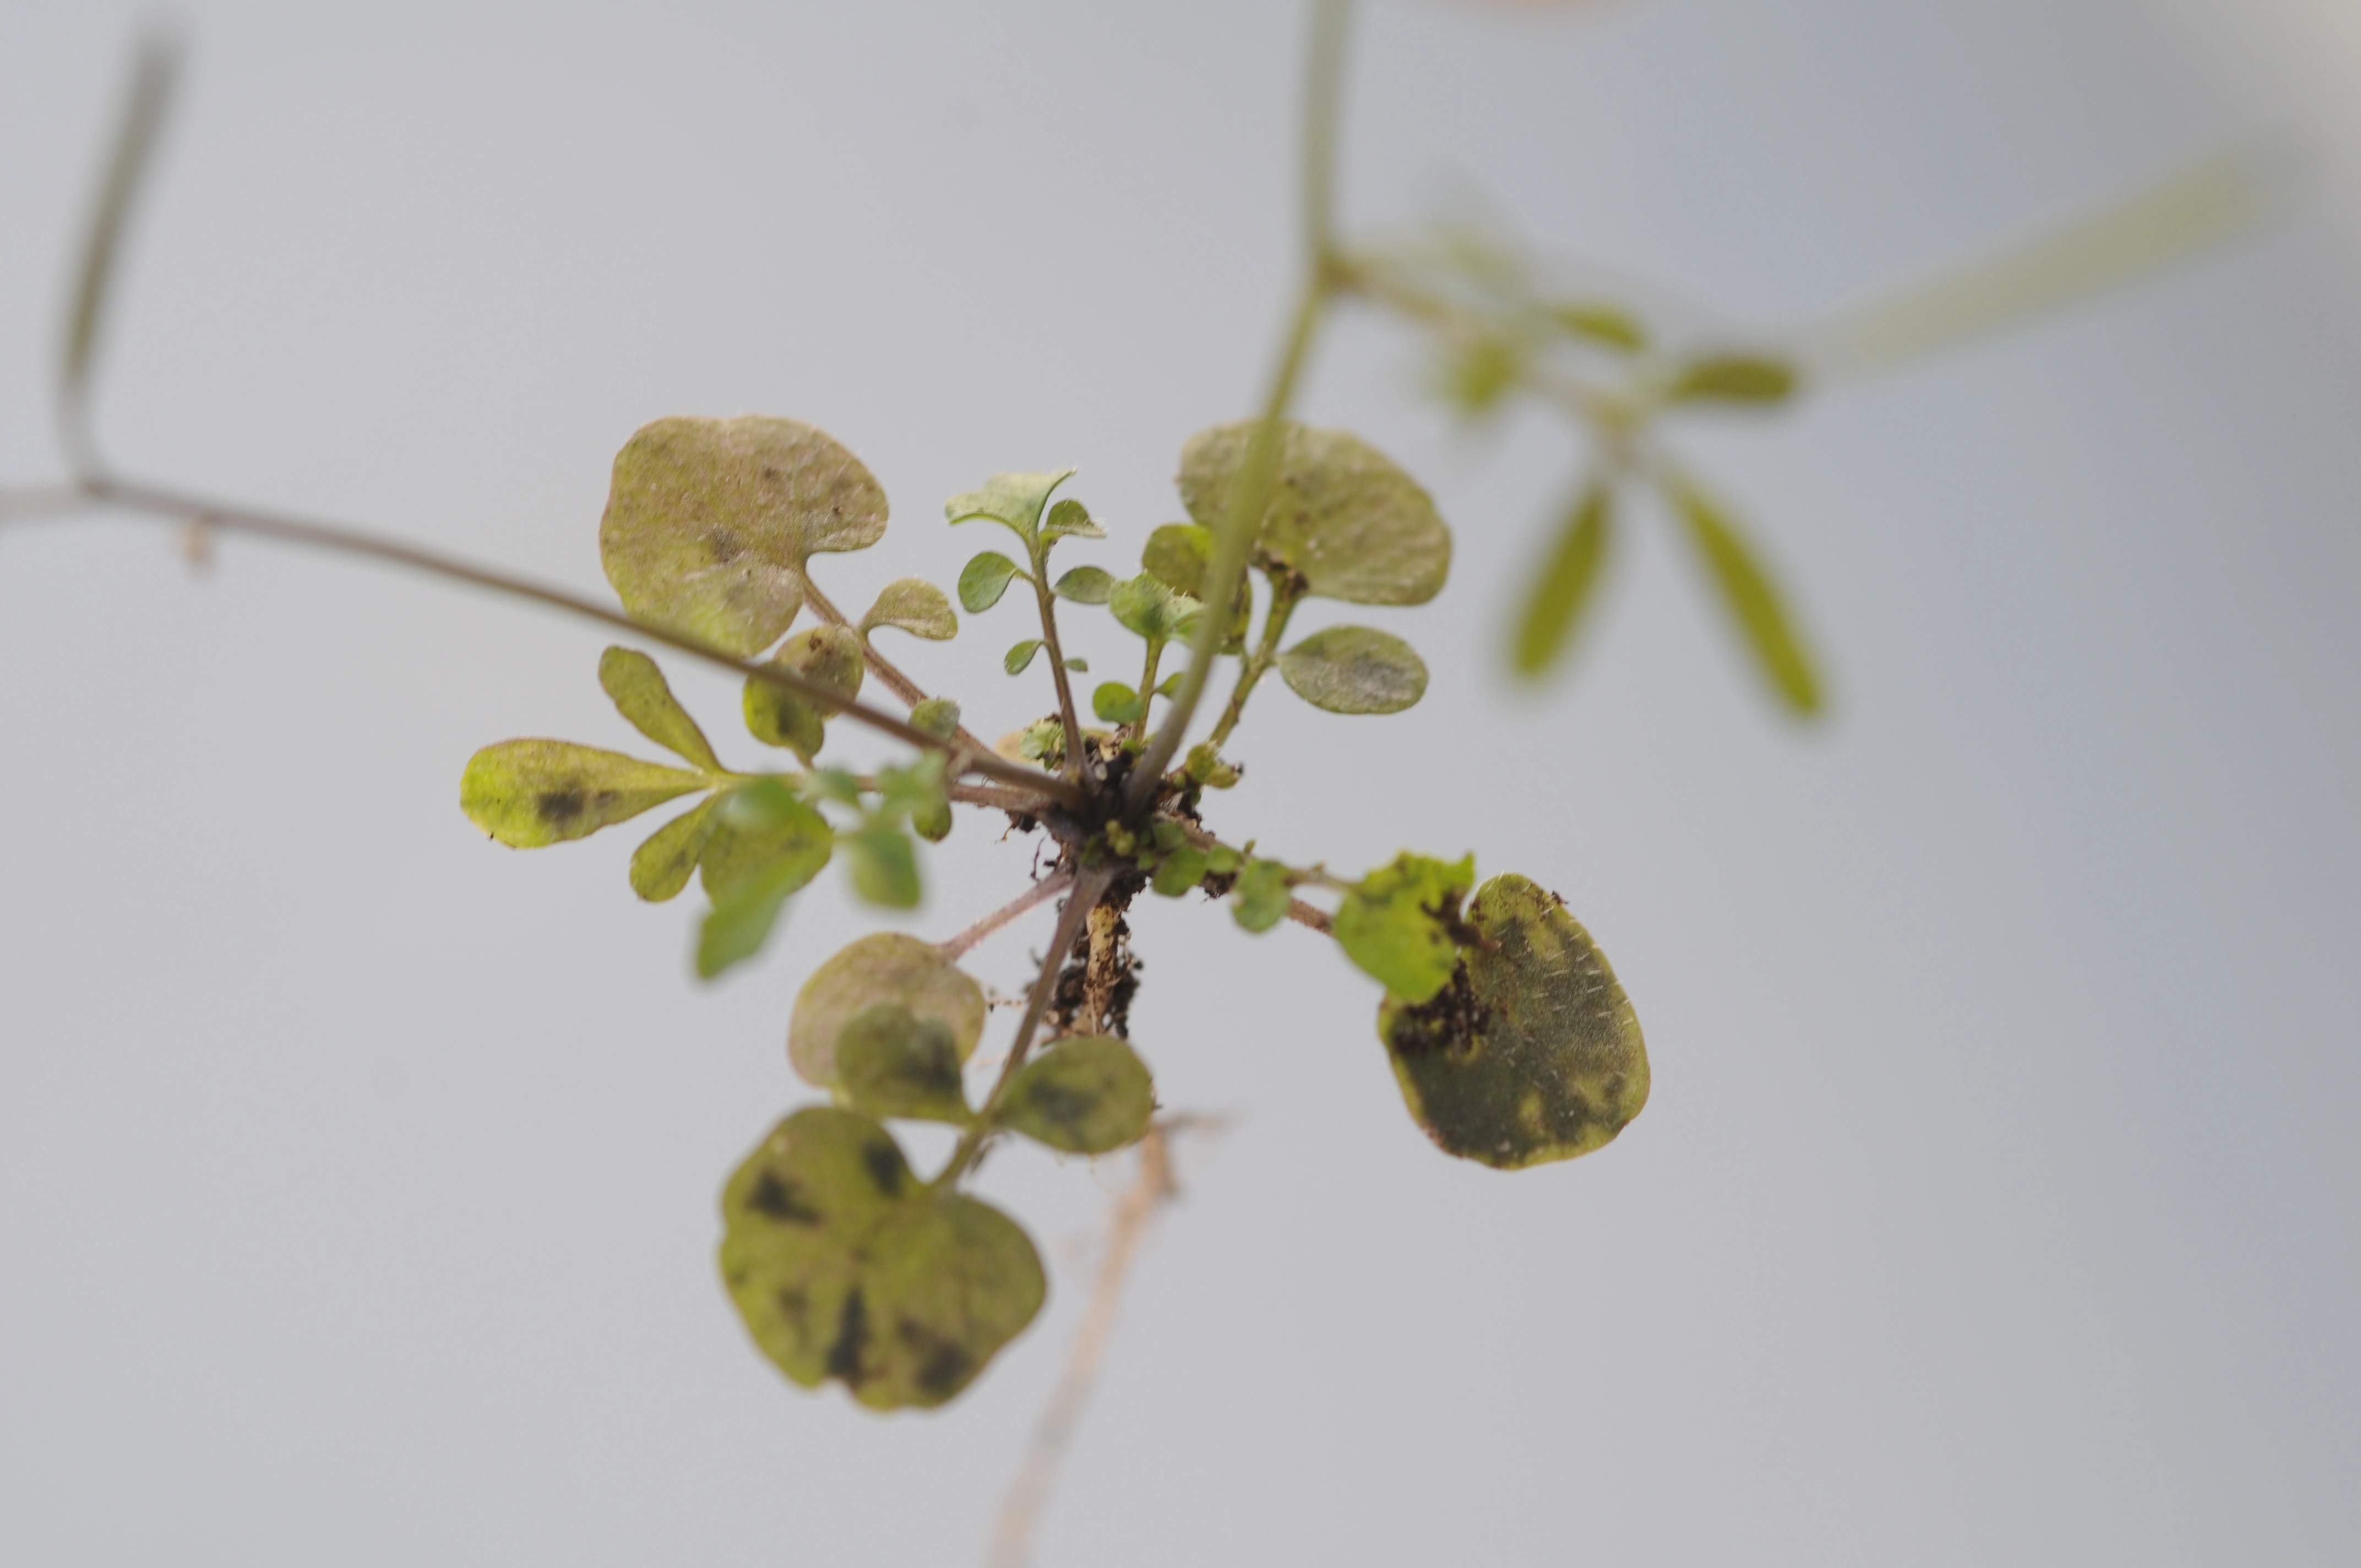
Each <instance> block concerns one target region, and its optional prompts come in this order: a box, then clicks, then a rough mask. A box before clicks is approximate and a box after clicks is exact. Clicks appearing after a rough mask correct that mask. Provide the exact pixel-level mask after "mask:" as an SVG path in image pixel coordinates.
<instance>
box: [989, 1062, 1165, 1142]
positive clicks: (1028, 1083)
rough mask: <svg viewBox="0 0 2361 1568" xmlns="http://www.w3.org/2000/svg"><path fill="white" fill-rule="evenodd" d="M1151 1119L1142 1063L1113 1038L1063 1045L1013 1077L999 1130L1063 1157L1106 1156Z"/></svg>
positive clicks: (1152, 1106)
mask: <svg viewBox="0 0 2361 1568" xmlns="http://www.w3.org/2000/svg"><path fill="white" fill-rule="evenodd" d="M1155 1113H1156V1085H1155V1082H1154V1080H1152V1079H1150V1078H1149V1076H1148V1064H1147V1063H1146V1062H1143V1061H1141V1060H1140V1059H1139V1053H1138V1052H1137V1051H1135V1050H1133V1049H1132V1048H1131V1047H1130V1045H1129V1044H1128V1043H1127V1042H1126V1041H1123V1040H1118V1039H1116V1038H1115V1037H1114V1036H1111V1035H1082V1036H1074V1037H1072V1038H1069V1039H1063V1040H1060V1041H1059V1042H1058V1043H1057V1044H1056V1045H1054V1046H1051V1047H1049V1049H1048V1050H1046V1051H1043V1052H1042V1053H1041V1054H1040V1055H1039V1056H1038V1057H1035V1058H1033V1059H1032V1060H1031V1061H1029V1062H1027V1063H1026V1064H1025V1066H1024V1067H1023V1068H1022V1069H1020V1070H1019V1071H1018V1072H1017V1074H1016V1078H1015V1079H1014V1080H1011V1082H1010V1083H1009V1085H1008V1091H1007V1092H1006V1093H1005V1095H1004V1096H1003V1097H1002V1099H1001V1102H1000V1106H999V1109H998V1111H997V1112H996V1113H995V1116H996V1119H997V1120H998V1121H999V1123H1000V1124H1001V1125H1002V1126H1004V1127H1006V1128H1008V1129H1009V1130H1010V1131H1011V1132H1016V1133H1022V1134H1024V1135H1026V1136H1027V1137H1028V1138H1032V1139H1034V1140H1035V1141H1037V1142H1039V1143H1044V1144H1047V1145H1049V1146H1050V1147H1051V1148H1053V1149H1062V1150H1064V1151H1065V1152H1066V1153H1068V1154H1093V1155H1095V1154H1106V1153H1108V1152H1109V1151H1111V1150H1114V1149H1119V1148H1121V1147H1123V1146H1125V1145H1126V1144H1128V1143H1132V1142H1134V1141H1136V1140H1137V1138H1138V1137H1139V1136H1140V1135H1141V1134H1143V1133H1145V1132H1147V1131H1148V1119H1149V1118H1150V1117H1151V1116H1153V1115H1154V1114H1155Z"/></svg>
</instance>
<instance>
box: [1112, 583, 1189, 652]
mask: <svg viewBox="0 0 2361 1568" xmlns="http://www.w3.org/2000/svg"><path fill="white" fill-rule="evenodd" d="M1199 608H1200V607H1199V605H1198V603H1197V601H1196V600H1195V599H1193V598H1190V597H1189V596H1188V595H1187V594H1176V593H1174V592H1173V591H1172V590H1171V589H1170V588H1169V587H1165V586H1164V584H1163V583H1162V582H1160V581H1159V580H1158V578H1157V576H1156V574H1154V573H1153V572H1142V573H1140V574H1139V576H1136V577H1130V578H1126V580H1124V581H1123V582H1120V583H1117V584H1115V587H1114V588H1113V589H1111V590H1110V591H1109V592H1108V594H1107V609H1108V610H1109V611H1110V612H1111V613H1112V614H1113V615H1114V616H1115V620H1116V622H1117V623H1118V624H1119V625H1121V626H1122V627H1123V629H1124V630H1126V631H1129V632H1131V633H1132V634H1133V635H1135V636H1137V637H1143V638H1146V639H1147V640H1148V641H1150V642H1170V641H1172V640H1173V639H1174V638H1176V637H1180V636H1183V635H1186V633H1187V632H1188V630H1189V629H1190V628H1191V626H1193V625H1194V624H1195V623H1196V619H1197V611H1198V609H1199Z"/></svg>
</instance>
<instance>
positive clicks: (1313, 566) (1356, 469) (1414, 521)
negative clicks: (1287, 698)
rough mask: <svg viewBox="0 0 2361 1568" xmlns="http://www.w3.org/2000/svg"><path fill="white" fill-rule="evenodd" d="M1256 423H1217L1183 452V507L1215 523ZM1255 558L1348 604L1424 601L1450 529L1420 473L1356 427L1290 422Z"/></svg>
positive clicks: (1446, 553)
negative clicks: (1332, 427) (1338, 428)
mask: <svg viewBox="0 0 2361 1568" xmlns="http://www.w3.org/2000/svg"><path fill="white" fill-rule="evenodd" d="M1256 428H1257V426H1256V423H1255V422H1253V421H1247V422H1242V423H1237V424H1225V425H1218V426H1216V427H1214V428H1213V429H1212V430H1207V431H1201V432H1199V433H1197V434H1196V435H1193V436H1191V438H1190V440H1189V444H1188V445H1186V446H1185V447H1183V448H1182V449H1181V453H1180V499H1181V500H1182V501H1183V502H1184V503H1186V504H1187V506H1188V508H1189V515H1190V516H1191V517H1193V518H1195V519H1196V520H1197V521H1199V522H1200V523H1202V524H1204V525H1205V526H1206V527H1208V528H1215V527H1218V526H1219V524H1220V523H1221V521H1222V518H1223V514H1224V510H1225V508H1226V506H1227V503H1228V500H1229V489H1230V485H1231V482H1232V481H1233V480H1234V479H1235V477H1236V476H1237V472H1238V469H1239V467H1240V466H1242V465H1243V464H1244V463H1245V461H1246V449H1247V447H1248V446H1249V445H1250V444H1252V443H1253V440H1254V433H1255V430H1256ZM1256 554H1257V559H1261V560H1268V561H1270V562H1273V563H1276V564H1277V565H1279V566H1281V567H1283V568H1284V569H1285V570H1287V571H1290V572H1292V573H1294V574H1295V575H1296V576H1300V577H1301V579H1302V580H1303V583H1304V585H1305V588H1306V590H1307V591H1308V592H1310V593H1312V594H1313V595H1316V596H1318V597H1320V598H1334V599H1345V600H1347V601H1348V602H1351V603H1354V604H1424V603H1425V602H1426V601H1427V600H1429V599H1431V598H1433V597H1434V596H1435V595H1436V594H1438V593H1440V592H1441V591H1442V590H1443V584H1444V579H1445V578H1446V577H1448V576H1450V573H1451V531H1450V529H1448V528H1447V527H1445V526H1444V521H1443V519H1442V518H1441V517H1440V516H1439V515H1437V514H1436V512H1435V510H1434V502H1433V499H1430V498H1429V497H1428V495H1427V493H1426V491H1425V490H1423V489H1422V488H1420V487H1419V484H1418V482H1417V481H1416V480H1415V479H1412V478H1411V477H1410V476H1409V475H1408V474H1406V473H1404V472H1402V470H1401V469H1400V467H1398V466H1396V465H1395V464H1394V462H1393V461H1392V460H1391V459H1390V458H1389V457H1387V456H1386V455H1384V454H1383V453H1380V452H1379V451H1378V450H1377V448H1375V447H1373V446H1371V445H1369V444H1367V442H1365V441H1363V440H1361V439H1360V438H1359V437H1358V436H1356V435H1350V434H1347V433H1345V432H1343V431H1336V430H1313V429H1311V428H1310V427H1308V426H1305V425H1298V424H1290V425H1289V426H1287V428H1286V433H1285V436H1284V438H1283V440H1282V442H1281V444H1280V448H1279V470H1278V482H1277V484H1276V485H1275V486H1274V488H1273V490H1272V494H1271V499H1270V504H1269V506H1268V508H1267V509H1266V510H1265V512H1264V514H1263V521H1262V526H1261V529H1260V531H1259V533H1258V535H1257V543H1256Z"/></svg>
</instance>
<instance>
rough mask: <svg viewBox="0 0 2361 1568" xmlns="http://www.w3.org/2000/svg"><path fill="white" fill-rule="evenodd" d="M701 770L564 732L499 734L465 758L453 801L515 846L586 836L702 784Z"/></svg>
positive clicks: (481, 825)
mask: <svg viewBox="0 0 2361 1568" xmlns="http://www.w3.org/2000/svg"><path fill="white" fill-rule="evenodd" d="M706 783H707V781H706V777H705V775H704V774H702V773H686V772H683V771H682V770H681V769H679V768H667V767H665V766H664V765H662V764H661V763H657V762H642V761H640V759H639V758H637V757H627V756H625V755H623V754H622V753H621V752H620V751H597V750H594V749H593V748H591V747H588V746H577V745H574V744H572V743H571V742H570V741H566V740H503V741H501V742H500V744H499V745H497V746H487V747H485V748H484V749H483V750H482V751H478V752H477V753H476V754H475V755H474V756H473V757H470V758H469V759H468V760H467V770H466V771H465V772H464V773H461V774H460V775H459V809H460V810H462V811H464V812H466V813H467V820H468V821H470V822H473V823H474V824H475V825H476V826H477V827H478V828H482V829H483V830H484V831H485V832H487V833H489V834H490V835H491V836H492V837H493V838H495V839H499V840H500V842H501V843H503V844H506V845H508V846H510V847H511V849H518V850H537V849H540V848H542V847H544V846H545V845H549V844H559V843H564V842H565V841H566V840H567V839H587V838H588V837H589V836H590V835H591V834H593V833H596V832H597V831H598V829H599V828H606V827H610V826H612V825H613V824H615V823H618V822H628V821H630V820H631V818H632V817H637V816H638V815H639V814H640V813H641V812H642V811H646V810H649V809H651V808H653V807H655V806H662V805H663V804H664V802H665V801H667V800H672V799H675V798H676V797H678V796H680V795H686V794H687V793H688V792H689V791H691V790H693V789H703V788H704V787H705V786H706Z"/></svg>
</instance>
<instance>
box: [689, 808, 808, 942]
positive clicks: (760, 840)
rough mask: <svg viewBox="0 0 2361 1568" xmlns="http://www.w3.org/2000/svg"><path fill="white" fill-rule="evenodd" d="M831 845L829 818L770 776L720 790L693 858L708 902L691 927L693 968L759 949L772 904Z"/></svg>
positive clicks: (775, 912)
mask: <svg viewBox="0 0 2361 1568" xmlns="http://www.w3.org/2000/svg"><path fill="white" fill-rule="evenodd" d="M835 849H836V835H835V834H834V832H833V831H832V830H831V829H830V828H829V825H828V819H827V818H826V817H822V816H821V815H820V814H819V813H818V811H816V810H814V809H813V808H812V806H811V805H810V803H808V802H807V801H805V800H804V799H802V798H801V797H799V796H798V795H796V793H795V792H794V791H792V790H790V789H788V788H787V787H786V786H785V784H781V783H780V782H779V781H778V780H776V779H762V780H758V781H757V782H755V783H753V784H748V785H745V786H744V787H743V788H741V789H736V790H732V791H730V793H729V794H728V795H724V796H723V797H722V798H721V800H720V802H719V804H718V805H717V806H716V807H715V811H714V828H713V832H712V835H711V836H710V837H709V838H708V839H707V840H706V845H705V852H704V854H703V855H702V856H701V857H700V858H699V860H698V861H697V869H698V871H699V872H700V873H701V874H702V878H703V881H704V883H705V891H706V894H707V896H708V897H709V898H711V899H712V900H713V908H712V909H711V911H710V912H709V913H708V914H707V916H706V917H705V921H704V924H703V925H702V926H700V927H698V930H697V973H698V974H699V975H701V976H703V977H704V978H705V979H707V980H711V979H712V978H713V977H714V976H715V975H718V974H719V973H720V972H721V971H722V970H726V969H728V968H730V966H731V965H733V964H736V963H740V962H742V961H743V960H745V959H750V958H752V957H753V956H754V955H755V954H756V953H757V952H759V951H761V950H762V947H763V942H764V941H765V940H767V939H768V938H769V937H770V934H771V928H772V927H774V925H776V924H777V922H778V917H779V911H780V910H781V909H782V908H784V907H785V905H786V902H787V900H788V899H789V898H791V897H793V896H794V895H795V894H797V893H800V892H801V891H802V890H803V889H804V888H805V887H807V886H808V885H809V884H810V883H811V880H812V878H814V877H816V876H818V875H819V873H820V871H821V869H822V868H823V867H825V866H826V865H827V864H828V862H829V859H830V858H831V857H832V856H833V854H834V853H835Z"/></svg>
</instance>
